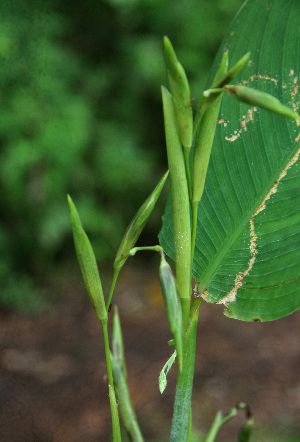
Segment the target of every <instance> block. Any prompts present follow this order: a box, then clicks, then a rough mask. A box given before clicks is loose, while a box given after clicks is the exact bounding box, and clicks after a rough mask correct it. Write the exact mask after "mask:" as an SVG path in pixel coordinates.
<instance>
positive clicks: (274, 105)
mask: <svg viewBox="0 0 300 442" xmlns="http://www.w3.org/2000/svg"><path fill="white" fill-rule="evenodd" d="M224 89H225V91H226V92H227V93H229V94H230V95H232V96H234V97H235V98H236V99H237V100H239V101H242V102H243V103H247V104H250V105H251V106H259V107H262V108H263V109H266V110H269V111H271V112H274V113H275V114H279V115H283V116H284V117H289V118H293V119H295V120H300V117H299V115H297V114H296V113H295V112H294V111H293V110H292V109H291V108H290V107H288V106H285V105H284V104H282V103H281V102H280V101H279V100H278V99H277V98H275V97H273V96H272V95H270V94H267V93H266V92H262V91H258V90H256V89H252V88H249V87H246V86H224Z"/></svg>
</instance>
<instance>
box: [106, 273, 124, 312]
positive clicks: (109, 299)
mask: <svg viewBox="0 0 300 442" xmlns="http://www.w3.org/2000/svg"><path fill="white" fill-rule="evenodd" d="M120 270H121V267H120V268H115V269H114V276H113V280H112V283H111V287H110V291H109V295H108V299H107V301H106V311H107V312H108V309H109V306H110V303H111V298H112V296H113V294H114V290H115V286H116V283H117V279H118V276H119V273H120Z"/></svg>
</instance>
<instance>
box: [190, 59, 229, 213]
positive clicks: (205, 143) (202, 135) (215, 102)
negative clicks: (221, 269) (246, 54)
mask: <svg viewBox="0 0 300 442" xmlns="http://www.w3.org/2000/svg"><path fill="white" fill-rule="evenodd" d="M227 67H228V51H227V52H225V53H224V54H223V57H222V60H221V63H220V66H219V69H218V70H217V73H216V75H215V78H214V81H213V85H214V83H215V82H217V81H218V79H220V78H223V77H224V76H225V75H226V71H227ZM211 97H212V99H211ZM221 100H222V92H218V91H217V93H213V94H208V97H207V98H206V97H205V95H204V97H203V98H202V100H201V101H200V103H199V106H198V108H199V118H198V120H197V121H198V122H200V127H199V129H198V133H197V136H196V140H195V150H194V162H193V177H194V183H193V196H192V204H193V205H194V206H195V207H196V206H198V204H199V201H200V200H201V197H202V194H203V190H204V185H205V179H206V172H207V168H208V164H209V159H210V154H211V149H212V145H213V141H214V136H215V131H216V126H217V119H218V115H219V110H220V106H221ZM198 122H197V124H198Z"/></svg>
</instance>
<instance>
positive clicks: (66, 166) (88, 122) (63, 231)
mask: <svg viewBox="0 0 300 442" xmlns="http://www.w3.org/2000/svg"><path fill="white" fill-rule="evenodd" d="M241 4H242V0H215V1H210V0H182V1H173V0H172V1H171V0H88V1H73V2H62V1H59V0H51V1H50V0H45V1H42V2H41V1H37V0H36V1H35V0H13V1H2V2H1V3H0V60H1V70H0V101H1V114H0V195H1V196H0V281H1V290H0V307H1V308H2V309H5V310H8V311H10V310H15V311H16V310H17V311H22V312H23V313H24V312H25V313H26V312H31V313H32V312H40V311H42V310H44V309H45V308H48V307H49V304H51V302H52V301H53V293H51V291H50V290H49V284H50V282H49V279H50V280H51V279H54V280H59V278H60V277H65V278H67V277H68V272H69V269H70V267H69V266H71V264H75V261H74V249H73V244H72V237H71V231H70V226H69V215H68V208H67V204H66V194H67V193H70V194H71V195H72V198H73V199H74V201H75V203H76V206H77V208H78V210H79V213H80V216H81V218H82V221H83V225H84V227H85V229H86V231H87V233H88V235H89V237H90V239H91V241H92V244H93V247H94V249H95V253H96V256H97V259H98V261H99V264H100V265H101V267H102V268H103V267H106V266H107V265H110V264H111V260H112V259H113V257H114V254H115V252H116V249H117V247H118V245H119V242H120V239H121V237H122V235H123V232H124V230H125V228H126V226H127V224H128V223H129V221H130V219H131V218H132V216H133V214H134V213H135V212H136V210H137V208H138V207H139V206H140V204H141V203H142V202H143V201H144V199H145V198H146V197H147V195H148V194H149V193H150V192H151V190H152V188H153V187H154V186H155V184H156V183H157V181H158V180H159V178H160V177H161V176H162V174H163V173H164V171H165V170H166V168H167V166H166V155H165V148H164V133H163V119H162V107H161V96H160V85H161V84H162V83H164V84H166V74H165V68H164V62H163V55H162V36H163V35H165V34H166V35H168V36H169V37H170V39H171V40H172V42H173V44H174V46H175V48H176V51H177V53H178V57H179V59H180V60H181V61H182V63H183V65H184V66H185V68H186V71H187V74H188V77H189V79H190V82H191V90H192V95H193V97H194V98H195V101H196V100H198V99H199V97H200V94H201V91H202V89H203V87H204V85H205V81H206V77H207V74H208V71H209V68H210V65H211V63H212V61H213V59H214V55H215V53H216V51H217V49H218V46H219V44H220V41H221V39H222V37H223V36H224V33H225V32H226V29H227V27H228V25H229V23H230V21H231V20H232V18H233V17H234V15H235V14H236V12H237V11H238V9H239V7H240V6H241ZM166 194H167V191H166V192H165V195H164V197H162V198H161V200H160V203H159V206H158V208H157V209H156V211H155V212H154V214H153V217H152V219H151V222H149V224H148V225H147V228H146V230H145V233H144V235H143V238H141V244H142V243H145V244H146V243H153V241H154V242H156V241H157V240H156V239H155V238H156V236H157V233H158V231H159V228H160V222H161V216H162V213H163V206H164V203H165V200H166ZM62 275H64V276H62Z"/></svg>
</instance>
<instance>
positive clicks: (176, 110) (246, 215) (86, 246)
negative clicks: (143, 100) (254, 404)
mask: <svg viewBox="0 0 300 442" xmlns="http://www.w3.org/2000/svg"><path fill="white" fill-rule="evenodd" d="M289 3H290V4H289V5H288V8H287V7H286V6H284V5H285V2H283V1H282V0H277V1H275V2H273V3H271V2H265V1H263V2H262V1H261V0H253V1H252V2H249V3H246V4H245V6H244V8H243V9H242V10H241V12H240V14H239V16H238V17H237V19H236V21H235V22H234V23H233V25H232V28H231V29H230V31H229V34H228V36H227V37H226V38H225V41H224V42H223V44H222V46H221V48H220V51H219V54H218V55H217V61H216V63H215V67H214V69H213V70H214V75H213V76H212V78H211V79H210V81H209V87H208V88H207V89H206V90H205V91H204V92H203V94H202V97H201V99H200V101H199V103H198V106H197V117H196V119H195V122H193V113H192V108H191V97H190V89H189V84H188V81H187V77H186V74H185V71H184V69H183V67H182V65H181V64H180V63H179V61H178V60H177V57H176V54H175V51H174V49H173V47H172V45H171V43H170V41H169V39H168V38H167V37H165V38H164V55H165V62H166V67H167V73H168V80H169V85H170V92H169V91H168V90H167V89H166V88H165V87H162V99H163V112H164V122H165V133H166V146H167V156H168V164H169V175H170V185H171V198H170V201H169V203H168V205H167V208H166V212H165V216H164V221H163V227H162V230H161V232H160V236H159V238H160V245H156V246H149V247H136V246H135V244H136V241H137V239H138V237H139V235H140V234H141V232H142V230H143V228H144V225H145V223H146V221H147V219H148V218H149V216H150V214H151V212H152V209H153V207H154V205H155V203H156V200H157V198H158V197H159V194H160V192H161V190H162V187H163V185H164V183H165V180H166V178H167V174H165V175H164V177H163V178H162V179H161V181H160V182H159V184H158V186H157V187H156V188H155V189H154V191H153V192H152V194H151V195H150V196H149V198H148V199H147V200H146V201H145V203H144V204H143V206H142V207H141V208H140V209H139V211H138V212H137V214H136V215H135V217H134V218H133V220H132V222H131V223H130V225H129V227H128V229H127V231H126V232H125V235H124V237H123V240H122V241H121V245H120V247H119V250H118V252H117V254H116V258H115V262H114V277H113V282H112V285H111V290H110V294H109V296H108V298H107V301H106V305H105V300H104V295H103V292H102V288H101V282H100V279H99V274H98V271H97V267H96V261H95V258H94V255H93V252H92V248H91V245H90V243H89V241H88V238H87V236H86V234H85V232H84V230H83V228H82V226H81V222H80V219H79V216H78V213H77V211H76V208H75V206H74V204H73V202H72V200H71V199H70V197H69V205H70V213H71V224H72V230H73V235H74V241H75V247H76V252H77V256H78V260H79V263H80V267H81V270H82V273H83V278H84V281H85V285H86V288H87V291H88V293H89V295H90V297H91V300H92V304H93V306H94V308H95V310H96V313H97V316H98V318H99V319H100V321H101V324H102V328H103V334H104V341H105V353H106V362H107V372H108V380H109V386H110V388H109V391H110V401H111V409H112V417H113V419H112V421H113V439H114V440H116V441H118V440H120V427H119V421H118V413H117V410H116V401H115V393H116V397H117V400H118V402H119V408H120V412H121V415H122V418H123V422H124V426H125V428H126V430H127V432H128V434H129V435H130V437H131V439H132V440H135V441H140V440H143V438H142V434H141V431H140V429H139V427H138V424H137V420H136V416H135V414H134V410H133V407H132V404H131V400H130V395H129V391H128V386H127V382H126V379H127V370H126V365H125V358H124V347H123V337H122V332H121V326H120V321H119V316H118V311H117V310H115V315H114V321H113V339H112V353H111V354H110V352H109V342H108V336H107V311H108V310H109V308H110V302H111V299H112V296H113V293H114V290H115V286H116V281H117V278H118V275H119V272H120V270H121V268H122V267H123V265H124V264H125V262H126V260H127V258H128V257H130V256H133V255H134V254H136V253H137V252H138V251H140V250H152V251H156V252H159V253H160V255H161V265H160V280H161V286H162V293H163V298H164V303H165V309H166V314H167V318H168V321H169V325H170V330H171V333H172V335H173V339H172V340H171V341H170V345H172V346H174V347H175V351H174V354H173V355H172V357H171V358H170V359H169V361H168V362H167V363H166V365H165V366H164V367H163V370H162V372H161V375H160V379H159V383H160V390H161V392H163V391H164V388H165V386H166V375H167V372H168V371H169V370H170V368H171V366H172V364H173V363H174V360H175V357H177V360H178V368H179V370H178V377H177V384H176V393H175V403H174V413H173V420H172V428H171V441H188V440H190V439H191V433H192V412H191V397H192V387H193V374H194V361H195V353H196V331H197V323H198V316H199V313H200V307H201V303H202V300H203V299H205V300H207V301H208V302H218V303H222V304H224V305H225V306H226V310H225V314H226V315H227V316H229V317H232V318H235V319H240V320H246V321H268V320H269V321H270V320H274V319H278V318H280V317H283V316H285V315H287V314H290V313H292V312H293V311H295V310H296V309H298V308H299V306H300V295H299V285H300V278H299V274H298V273H297V272H298V271H299V252H298V248H297V241H299V236H300V229H299V221H300V215H299V211H295V201H297V192H296V189H297V188H299V180H300V174H299V172H298V170H297V168H296V163H297V160H298V156H299V153H300V148H299V145H298V142H299V134H297V132H296V129H297V127H298V126H299V124H300V117H299V116H298V114H297V113H296V111H297V107H298V104H299V103H298V101H297V100H298V89H297V76H296V75H295V72H298V69H297V68H298V64H297V63H299V61H298V60H299V58H300V57H299V56H300V54H299V32H298V25H297V23H299V18H300V7H299V4H298V3H297V2H296V1H290V2H289ZM258 10H259V11H260V15H261V17H262V19H261V20H262V22H260V21H257V20H256V17H257V12H258ZM278 17H280V23H281V26H283V28H284V29H287V30H288V31H287V32H289V33H290V34H289V38H285V39H284V45H285V47H284V48H282V51H281V53H280V56H278V57H277V59H276V57H275V55H274V54H273V53H272V52H270V51H269V52H268V51H267V50H265V52H264V49H266V48H267V47H268V45H270V41H269V40H270V38H272V39H273V40H274V39H275V41H276V42H277V46H278V47H279V46H280V44H279V43H280V42H282V36H281V35H280V33H279V32H277V33H275V32H274V31H275V25H274V23H276V26H277V24H278ZM249 23H250V24H251V26H252V28H251V32H250V28H249ZM261 23H263V24H264V26H263V28H264V29H263V30H262V24H261ZM247 24H248V26H247ZM249 36H253V39H252V40H251V38H250V39H249ZM247 39H248V41H249V44H248V47H247V49H250V50H251V54H250V53H246V54H244V43H245V41H247ZM276 39H277V40H276ZM273 44H274V42H273ZM258 47H259V48H260V52H258V51H257V50H256V49H257V48H258ZM228 48H229V51H228ZM297 51H298V52H297ZM285 54H287V55H285ZM292 54H293V55H294V54H296V56H295V58H293V57H292ZM229 55H230V57H231V56H232V58H233V59H234V60H235V63H233V64H232V67H231V68H230V69H229V70H228V59H229ZM283 56H285V58H284V57H283ZM274 58H275V61H274ZM270 60H272V61H273V65H272V67H270V66H269V63H270ZM217 65H218V67H217ZM263 66H268V69H267V70H266V71H265V72H263V73H262V71H261V69H263ZM293 66H294V67H293ZM258 68H259V71H257V69H258ZM277 70H278V71H277ZM232 80H235V81H236V82H237V83H239V84H237V85H229V83H230V82H231V81H232ZM263 80H267V81H266V82H263ZM254 81H257V89H254V88H253V87H249V86H248V83H251V82H254ZM279 81H280V86H281V88H277V89H276V88H274V89H273V90H272V92H273V95H274V96H273V95H271V94H269V93H268V92H270V91H269V90H268V88H269V86H270V84H271V85H274V86H278V84H279ZM245 85H247V86H245ZM251 86H252V85H251ZM276 95H277V96H278V97H279V98H281V99H282V101H283V102H285V103H288V104H289V105H290V106H287V105H285V104H282V103H281V102H280V101H279V100H278V98H277V97H276ZM281 95H282V96H281ZM222 101H223V103H222ZM241 103H242V104H241ZM245 104H247V106H245ZM249 105H250V106H251V107H250V109H249ZM258 107H259V108H260V109H262V111H261V119H260V121H259V122H258V121H255V123H253V130H252V131H250V129H249V128H248V127H247V124H249V123H250V124H251V122H252V121H253V114H254V113H255V115H256V116H257V120H258V114H257V112H258ZM246 110H247V111H246ZM265 110H267V111H269V112H268V113H267V112H265ZM270 111H271V112H270ZM220 113H221V116H222V118H220V119H218V118H219V114H220ZM244 114H246V115H247V116H243V115H244ZM229 115H230V117H229ZM259 116H260V115H259ZM286 117H290V120H287V119H286ZM284 118H285V119H284ZM229 119H230V121H228V120H229ZM240 119H241V120H240ZM239 121H240V129H238V130H236V131H235V132H234V133H233V134H231V135H228V131H229V134H230V131H231V127H232V125H234V124H237V122H239ZM229 122H230V124H229ZM223 125H224V126H225V128H226V131H225V129H224V126H223ZM251 132H252V133H251ZM249 135H250V136H249ZM246 136H247V140H244V138H246ZM233 143H235V145H233ZM270 143H271V144H270ZM233 146H234V147H233ZM212 148H213V149H212ZM289 174H290V175H289ZM275 194H276V195H275ZM283 208H284V214H282V211H283ZM280 209H281V210H280ZM264 215H266V216H265V218H264V219H263V218H262V217H263V216H264ZM280 215H281V216H280ZM290 237H291V238H290ZM164 252H165V253H167V254H168V255H170V256H171V257H172V258H174V260H175V268H176V280H175V277H174V276H173V274H172V271H171V268H170V267H169V265H168V264H167V262H166V260H165V255H164ZM193 276H194V277H195V279H196V288H195V290H194V291H192V277H193ZM114 392H115V393H114ZM238 409H244V410H246V418H247V419H246V423H245V424H244V426H243V427H242V429H241V431H240V434H239V436H238V440H239V441H240V442H242V441H248V440H249V439H250V437H251V431H252V426H253V417H252V416H251V413H250V411H249V407H248V406H247V405H246V404H244V403H240V404H239V405H238V406H236V407H233V408H232V410H231V411H230V413H229V414H228V415H227V416H225V417H224V416H223V415H222V413H221V412H218V413H217V415H216V417H215V420H214V422H213V424H212V427H211V429H210V431H209V432H208V434H207V435H206V436H205V438H204V440H205V441H206V442H212V441H214V440H215V438H216V436H217V434H218V431H219V430H220V428H221V426H222V425H223V424H225V423H226V422H227V421H228V420H229V419H231V418H232V417H234V416H235V415H236V413H237V411H238Z"/></svg>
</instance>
